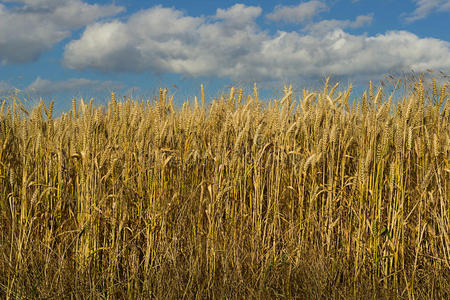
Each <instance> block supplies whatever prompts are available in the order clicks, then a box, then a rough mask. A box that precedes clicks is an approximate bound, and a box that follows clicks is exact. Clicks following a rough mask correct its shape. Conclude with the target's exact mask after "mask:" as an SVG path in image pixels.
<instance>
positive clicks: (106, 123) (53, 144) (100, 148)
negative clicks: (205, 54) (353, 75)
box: [0, 79, 450, 299]
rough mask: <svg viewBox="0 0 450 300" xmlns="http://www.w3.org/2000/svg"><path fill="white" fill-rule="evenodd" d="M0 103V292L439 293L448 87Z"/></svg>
mask: <svg viewBox="0 0 450 300" xmlns="http://www.w3.org/2000/svg"><path fill="white" fill-rule="evenodd" d="M405 89H406V92H405V93H404V95H403V96H402V97H401V98H399V99H397V100H396V101H394V100H395V96H393V95H388V94H387V93H386V92H385V91H384V90H383V89H382V88H377V87H374V86H373V85H372V84H370V86H369V87H368V89H367V92H365V93H364V94H363V95H362V96H361V97H360V98H359V99H357V100H356V101H355V102H354V103H350V102H351V101H350V99H351V90H352V87H351V86H349V87H348V89H344V90H343V91H341V92H338V86H337V85H335V86H331V85H330V84H329V83H328V81H327V82H326V83H325V85H324V87H323V89H321V90H317V91H308V90H303V92H302V93H300V94H299V93H297V94H296V93H294V91H293V89H292V87H285V88H284V95H283V96H282V97H281V98H280V99H273V100H267V101H263V100H262V99H260V98H259V96H258V89H257V87H256V85H255V87H254V91H252V92H251V93H249V94H248V95H247V94H244V92H243V90H242V89H238V88H231V89H230V90H229V92H227V93H226V94H222V95H219V96H218V97H216V98H214V99H212V100H211V101H210V99H205V92H204V89H203V86H202V87H201V91H200V93H199V99H197V98H195V101H193V103H189V102H186V103H184V104H183V105H182V107H175V106H174V99H173V96H171V95H170V94H169V92H168V91H167V89H161V90H160V93H159V95H156V96H154V97H153V99H150V100H148V101H136V100H133V99H123V101H118V99H116V96H115V95H114V94H112V95H111V100H110V101H109V103H107V105H103V106H98V107H97V106H94V105H93V103H92V101H91V102H89V103H84V102H83V100H82V99H74V100H73V108H72V110H70V111H68V112H63V113H62V114H61V115H60V116H58V117H53V103H51V104H50V105H47V106H46V105H45V104H44V102H41V103H40V104H39V105H36V107H34V108H33V109H29V110H27V109H26V108H25V106H24V104H23V103H22V101H21V100H20V99H18V98H15V97H9V98H5V99H3V100H0V101H1V102H0V104H1V108H0V298H2V299H4V298H6V299H44V298H45V299H49V298H50V299H61V298H65V299H84V298H90V299H115V298H129V299H153V298H154V299H182V298H185V299H193V298H195V299H200V298H207V299H266V298H280V299H324V298H337V299H348V298H356V299H359V298H365V299H369V298H370V299H380V298H389V299H392V298H398V299H449V298H450V236H449V226H450V200H449V199H450V166H449V160H450V159H449V152H450V103H449V101H448V96H449V92H448V82H444V83H443V84H440V83H439V82H436V81H435V80H433V82H432V84H431V85H430V86H425V84H424V82H423V81H422V80H420V79H418V80H415V81H408V82H407V83H405Z"/></svg>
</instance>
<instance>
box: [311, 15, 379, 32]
mask: <svg viewBox="0 0 450 300" xmlns="http://www.w3.org/2000/svg"><path fill="white" fill-rule="evenodd" d="M372 20H373V14H368V15H361V16H358V17H356V19H355V20H354V21H351V20H335V19H332V20H323V21H320V22H318V23H314V24H309V25H307V26H306V27H305V29H304V30H305V31H309V32H311V33H315V34H325V33H327V32H330V31H333V30H334V29H336V28H340V29H345V28H352V29H355V28H360V27H363V26H366V25H369V24H370V23H372Z"/></svg>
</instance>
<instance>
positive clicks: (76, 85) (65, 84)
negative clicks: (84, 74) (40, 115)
mask: <svg viewBox="0 0 450 300" xmlns="http://www.w3.org/2000/svg"><path fill="white" fill-rule="evenodd" d="M111 88H122V85H119V84H116V83H114V82H111V81H98V80H90V79H85V78H70V79H67V80H63V81H51V80H48V79H42V78H40V77H37V78H36V80H35V81H33V82H32V83H31V84H30V85H29V86H28V87H27V88H26V89H25V90H24V91H25V92H26V93H30V94H35V95H40V96H44V95H52V94H56V93H60V92H78V91H81V90H86V89H87V90H94V91H104V90H107V89H111Z"/></svg>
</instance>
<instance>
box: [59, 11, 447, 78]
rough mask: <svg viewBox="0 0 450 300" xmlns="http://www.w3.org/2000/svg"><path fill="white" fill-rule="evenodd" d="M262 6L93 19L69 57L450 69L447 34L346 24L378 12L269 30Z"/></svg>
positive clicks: (132, 63) (194, 64) (251, 71)
mask: <svg viewBox="0 0 450 300" xmlns="http://www.w3.org/2000/svg"><path fill="white" fill-rule="evenodd" d="M260 13H261V10H260V9H259V8H258V7H252V6H245V5H235V6H233V7H231V8H229V9H226V10H217V13H216V15H214V16H210V17H208V16H206V17H190V16H186V15H185V14H184V13H182V12H181V11H178V10H176V9H172V8H164V7H161V6H157V7H154V8H151V9H148V10H144V11H141V12H138V13H136V14H134V15H132V16H131V17H130V18H129V19H128V20H127V21H124V22H121V21H117V20H116V21H112V22H103V23H95V24H92V25H89V26H87V28H86V30H85V31H84V33H83V34H82V36H81V38H80V39H78V40H73V41H71V42H70V43H69V44H67V45H66V48H65V52H64V64H65V65H66V66H67V67H69V68H72V69H78V70H82V69H87V68H89V69H94V70H99V71H103V72H139V71H146V70H150V71H153V72H155V73H164V72H167V73H177V74H182V75H190V76H218V77H229V78H231V79H233V80H238V81H253V80H272V79H280V78H281V79H284V78H290V79H292V78H297V77H314V76H324V75H331V74H334V75H344V76H346V75H358V74H365V75H370V76H381V75H383V74H385V73H386V72H391V71H410V70H412V69H413V70H415V71H425V70H426V69H427V68H431V69H436V70H442V71H450V43H448V42H446V41H442V40H439V39H433V38H419V37H418V36H416V35H414V34H412V33H409V32H407V31H388V32H386V33H385V34H379V35H376V36H367V35H352V34H349V33H347V32H345V31H344V29H345V28H357V27H360V26H363V25H366V24H369V23H370V21H371V20H372V16H371V15H365V16H359V17H357V18H356V19H355V20H353V21H349V20H340V21H339V20H328V21H322V22H319V23H317V24H315V25H311V26H312V27H308V26H310V25H307V26H306V27H305V28H304V30H303V31H300V32H285V31H278V32H277V33H275V34H270V33H269V32H267V31H264V30H262V29H261V28H260V27H259V26H258V25H257V24H256V22H255V21H256V18H258V16H260ZM167 20H170V22H167ZM236 22H240V23H238V24H239V26H236V25H235V24H236Z"/></svg>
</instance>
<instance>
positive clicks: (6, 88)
mask: <svg viewBox="0 0 450 300" xmlns="http://www.w3.org/2000/svg"><path fill="white" fill-rule="evenodd" d="M13 88H14V87H13V86H11V85H10V84H9V83H7V82H5V81H0V95H4V94H8V93H10V92H11V91H12V90H13Z"/></svg>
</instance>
